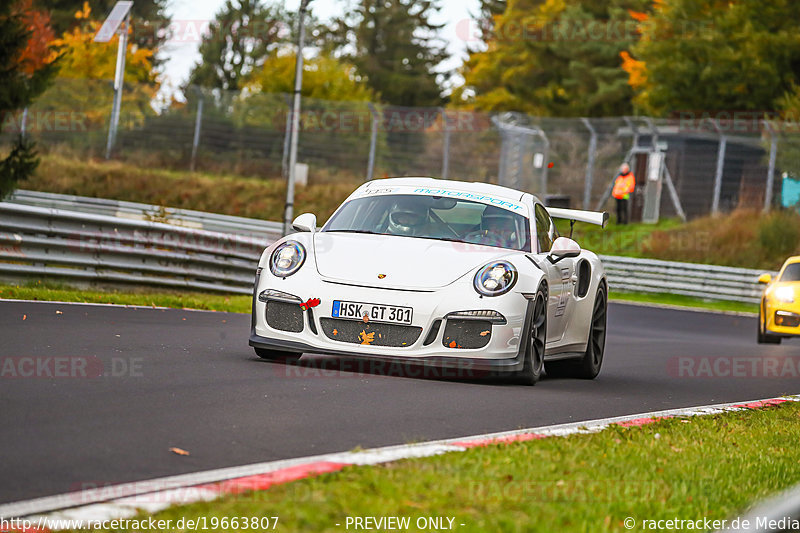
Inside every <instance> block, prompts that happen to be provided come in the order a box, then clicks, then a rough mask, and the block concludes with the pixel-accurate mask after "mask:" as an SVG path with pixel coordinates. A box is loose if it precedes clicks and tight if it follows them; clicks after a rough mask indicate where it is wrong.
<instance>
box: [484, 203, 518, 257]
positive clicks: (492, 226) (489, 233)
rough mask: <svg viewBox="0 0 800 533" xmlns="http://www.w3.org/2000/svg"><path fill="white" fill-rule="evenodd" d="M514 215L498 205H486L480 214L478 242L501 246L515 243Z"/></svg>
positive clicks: (507, 246)
mask: <svg viewBox="0 0 800 533" xmlns="http://www.w3.org/2000/svg"><path fill="white" fill-rule="evenodd" d="M516 231H517V228H516V224H515V223H514V215H513V214H512V213H509V212H508V211H506V210H505V209H501V208H499V207H494V206H491V205H490V206H487V207H486V209H484V211H483V214H482V215H481V229H480V237H481V238H480V243H481V244H486V245H489V246H500V247H502V248H509V247H513V246H514V244H515V236H516Z"/></svg>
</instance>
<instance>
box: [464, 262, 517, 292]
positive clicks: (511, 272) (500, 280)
mask: <svg viewBox="0 0 800 533" xmlns="http://www.w3.org/2000/svg"><path fill="white" fill-rule="evenodd" d="M516 282H517V269H516V268H514V265H512V264H511V263H508V262H507V261H497V262H495V263H489V264H488V265H486V266H485V267H483V268H482V269H480V270H479V271H478V273H477V274H475V281H474V283H473V286H474V287H475V290H476V291H478V293H479V294H482V295H484V296H500V295H501V294H505V293H507V292H508V291H510V290H511V287H513V286H514V284H515V283H516Z"/></svg>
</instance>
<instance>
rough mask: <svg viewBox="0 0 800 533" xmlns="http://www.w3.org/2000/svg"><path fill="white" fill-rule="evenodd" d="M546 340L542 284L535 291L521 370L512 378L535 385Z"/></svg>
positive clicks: (540, 374) (545, 298) (543, 289)
mask: <svg viewBox="0 0 800 533" xmlns="http://www.w3.org/2000/svg"><path fill="white" fill-rule="evenodd" d="M546 341H547V289H546V288H545V287H544V286H541V287H539V290H538V291H536V298H535V299H534V301H533V313H531V323H530V331H529V333H528V338H527V339H526V340H525V342H526V343H527V344H526V346H525V360H524V363H523V366H522V370H520V371H518V372H517V373H516V374H515V375H514V378H515V380H516V381H517V382H518V383H520V384H522V385H536V382H537V381H539V378H541V377H542V369H543V368H544V348H545V343H546Z"/></svg>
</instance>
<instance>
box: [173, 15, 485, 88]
mask: <svg viewBox="0 0 800 533" xmlns="http://www.w3.org/2000/svg"><path fill="white" fill-rule="evenodd" d="M352 1H353V0H349V1H348V0H312V2H311V4H310V9H311V10H312V11H313V12H314V14H315V15H316V16H317V17H319V18H320V19H323V20H325V19H328V18H330V17H332V16H334V15H336V14H338V13H341V12H343V11H344V10H346V9H347V6H348V5H349V4H350V3H351V2H352ZM224 3H225V0H172V1H171V2H170V5H169V8H168V12H169V14H170V15H171V17H172V19H173V23H174V22H175V21H187V23H186V24H183V25H182V26H179V27H180V28H182V30H181V31H182V32H183V33H184V38H181V39H178V40H177V41H176V42H171V43H167V45H166V46H165V49H164V51H163V54H164V57H165V59H166V64H165V66H164V80H163V81H164V84H165V85H166V86H167V87H171V88H177V87H178V86H179V85H181V84H182V83H183V82H184V81H185V80H186V78H187V77H188V75H189V72H190V70H191V69H192V66H193V65H194V64H195V62H197V61H198V60H199V59H200V55H199V54H198V52H197V48H198V46H199V44H200V43H199V39H196V38H192V35H194V29H195V28H199V27H201V25H202V23H203V21H209V20H211V19H213V18H214V14H215V13H216V12H217V11H218V10H219V9H220V8H221V7H222V6H223V5H224ZM298 4H299V0H286V7H287V8H289V9H292V10H296V9H297V6H298ZM479 5H480V4H479V2H478V0H440V6H441V7H442V9H441V10H440V11H439V12H438V13H437V14H436V16H435V17H433V18H432V22H434V23H437V24H445V25H446V26H445V27H444V28H443V30H442V38H444V39H445V40H446V41H447V42H448V49H449V51H450V53H451V54H452V55H453V58H452V59H451V60H450V61H449V62H448V63H447V64H446V65H443V67H444V68H446V69H451V68H457V67H458V66H459V65H460V64H461V63H462V61H463V60H464V59H465V58H466V55H467V54H466V47H467V44H468V42H467V38H465V37H467V36H469V35H470V34H471V33H470V32H471V31H472V28H473V26H470V24H471V23H470V22H469V21H470V19H471V15H475V14H477V13H478V9H479ZM165 88H166V87H165Z"/></svg>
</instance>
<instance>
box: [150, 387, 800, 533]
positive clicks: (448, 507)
mask: <svg viewBox="0 0 800 533" xmlns="http://www.w3.org/2000/svg"><path fill="white" fill-rule="evenodd" d="M532 392H536V391H535V390H534V391H532ZM798 417H800V404H798V403H795V402H791V403H787V404H783V405H781V406H779V407H772V408H767V409H763V410H757V411H741V412H732V413H726V414H722V415H714V416H703V417H695V418H689V419H671V420H664V421H660V422H657V423H655V424H652V425H647V426H643V427H631V428H622V427H619V426H615V427H612V428H609V429H607V430H605V431H602V432H599V433H594V434H583V435H573V436H569V437H556V438H548V439H541V440H533V441H528V442H524V443H516V444H511V445H499V446H488V447H485V448H473V449H471V450H468V451H466V452H463V453H450V454H445V455H441V456H437V457H429V458H421V459H409V460H403V461H397V462H394V463H388V464H384V465H379V466H365V467H347V468H345V469H344V470H342V471H340V472H336V473H332V474H326V475H321V476H319V477H315V478H310V479H305V480H301V481H297V482H294V483H289V484H285V485H278V486H275V487H272V488H271V489H269V490H268V491H264V492H257V493H252V492H251V493H244V494H239V495H233V496H227V497H224V498H223V499H220V500H217V501H214V502H205V503H196V504H190V505H186V506H179V507H172V508H169V509H166V510H164V511H162V512H160V513H157V514H156V515H155V518H157V519H170V520H173V523H175V521H177V520H179V519H181V518H185V519H198V518H201V517H206V519H207V520H210V519H211V517H253V516H255V517H261V516H267V517H272V516H277V517H279V523H278V527H277V529H276V530H278V531H314V532H316V531H345V524H346V522H345V521H346V519H347V517H364V516H377V517H380V516H401V517H402V516H406V517H410V518H411V522H412V524H413V523H414V522H415V520H416V519H417V518H418V517H427V516H434V517H442V516H443V517H452V518H454V523H455V525H456V527H455V529H457V530H459V531H544V532H552V531H581V532H583V531H587V532H594V531H626V528H625V527H624V525H623V521H624V520H625V519H626V518H627V517H632V518H634V519H635V520H636V526H635V527H634V528H633V531H642V530H643V528H642V527H641V525H642V520H645V519H648V520H660V519H673V518H679V519H698V518H700V519H702V518H704V517H705V518H709V519H712V520H713V519H719V520H723V519H728V518H731V517H732V516H735V514H736V513H738V512H740V511H742V510H744V509H745V508H746V507H747V506H748V505H750V504H751V503H752V502H754V501H755V500H758V499H761V498H763V497H765V496H767V495H770V494H773V493H775V492H776V491H780V490H782V489H785V488H787V487H789V486H791V485H793V484H795V483H797V482H798V481H800V447H798V446H797V442H798V440H799V439H800V424H799V423H798ZM142 516H145V515H141V516H140V518H141V517H142ZM337 523H338V524H341V525H340V526H336V524H337ZM460 524H464V526H461V525H460ZM226 529H227V530H235V528H226ZM172 530H175V529H174V528H173V529H172ZM350 530H351V531H352V530H353V528H352V526H351V528H350ZM410 530H412V531H416V530H417V529H416V528H414V527H412V528H411V529H410Z"/></svg>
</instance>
